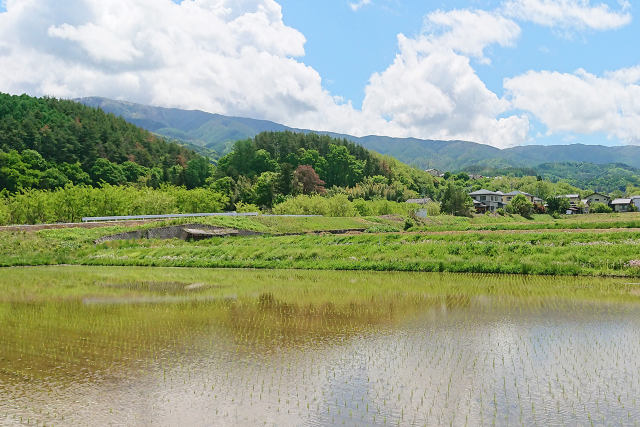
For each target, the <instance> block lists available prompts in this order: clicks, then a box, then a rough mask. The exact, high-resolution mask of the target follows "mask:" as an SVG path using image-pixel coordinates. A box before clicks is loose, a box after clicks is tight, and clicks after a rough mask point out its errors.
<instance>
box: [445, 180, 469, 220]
mask: <svg viewBox="0 0 640 427" xmlns="http://www.w3.org/2000/svg"><path fill="white" fill-rule="evenodd" d="M440 206H441V210H442V212H443V213H446V214H450V215H455V216H471V210H472V209H473V200H472V199H471V197H469V195H468V194H467V192H466V191H465V190H464V188H462V187H460V186H458V185H456V184H454V183H453V182H447V186H446V187H445V189H444V192H443V194H442V200H441V203H440Z"/></svg>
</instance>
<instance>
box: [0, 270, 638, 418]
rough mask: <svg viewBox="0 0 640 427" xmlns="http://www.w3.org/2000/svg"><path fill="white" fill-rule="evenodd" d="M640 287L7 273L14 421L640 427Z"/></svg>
mask: <svg viewBox="0 0 640 427" xmlns="http://www.w3.org/2000/svg"><path fill="white" fill-rule="evenodd" d="M639 365H640V284H638V283H631V282H630V281H629V280H628V279H607V278H552V277H527V276H493V275H463V274H435V273H429V274H426V273H380V272H344V271H341V272H333V271H321V272H318V271H291V270H280V271H278V270H275V271H274V270H269V271H256V270H204V269H168V268H167V269H165V268H126V267H99V268H95V267H93V268H89V267H37V268H11V269H3V270H0V425H5V424H6V425H13V424H25V425H28V424H34V425H43V424H44V425H177V424H181V425H310V426H315V425H540V426H546V425H637V424H640V401H638V399H640V366H639Z"/></svg>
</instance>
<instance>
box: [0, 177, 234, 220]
mask: <svg viewBox="0 0 640 427" xmlns="http://www.w3.org/2000/svg"><path fill="white" fill-rule="evenodd" d="M227 200H228V199H227V197H226V196H225V195H223V194H220V193H217V192H215V191H212V190H205V189H202V188H199V189H195V190H187V189H186V188H184V187H172V186H164V187H162V188H161V189H160V190H154V189H152V188H148V187H142V188H136V187H132V186H113V185H109V184H105V185H104V186H103V187H101V188H93V187H87V186H74V185H72V184H68V185H66V186H65V187H64V188H58V189H56V190H54V191H48V190H26V191H23V192H21V193H18V194H14V195H12V196H9V197H8V198H7V199H6V203H5V204H4V206H3V208H4V210H0V221H4V222H9V223H12V224H38V223H47V222H77V221H80V219H81V218H82V217H86V216H118V215H152V214H170V213H198V212H221V211H222V210H223V209H224V207H225V205H226V204H227ZM3 215H4V217H5V219H4V220H3V218H2V216H3ZM6 217H8V218H6Z"/></svg>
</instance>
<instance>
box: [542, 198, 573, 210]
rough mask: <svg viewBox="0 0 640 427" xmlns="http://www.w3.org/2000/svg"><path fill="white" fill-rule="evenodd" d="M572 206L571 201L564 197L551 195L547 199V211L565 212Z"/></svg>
mask: <svg viewBox="0 0 640 427" xmlns="http://www.w3.org/2000/svg"><path fill="white" fill-rule="evenodd" d="M570 207H571V203H569V200H568V199H566V198H564V197H551V198H549V199H548V200H547V211H548V212H549V213H550V214H554V213H555V214H564V213H566V212H567V210H568V209H569V208H570Z"/></svg>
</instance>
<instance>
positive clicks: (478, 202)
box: [469, 189, 505, 213]
mask: <svg viewBox="0 0 640 427" xmlns="http://www.w3.org/2000/svg"><path fill="white" fill-rule="evenodd" d="M469 196H470V197H471V198H472V199H473V206H474V207H475V208H476V212H478V213H484V212H495V211H497V210H498V209H500V208H504V207H505V203H504V201H503V197H504V193H503V192H502V191H489V190H485V189H482V190H478V191H474V192H473V193H469Z"/></svg>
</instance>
